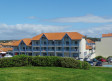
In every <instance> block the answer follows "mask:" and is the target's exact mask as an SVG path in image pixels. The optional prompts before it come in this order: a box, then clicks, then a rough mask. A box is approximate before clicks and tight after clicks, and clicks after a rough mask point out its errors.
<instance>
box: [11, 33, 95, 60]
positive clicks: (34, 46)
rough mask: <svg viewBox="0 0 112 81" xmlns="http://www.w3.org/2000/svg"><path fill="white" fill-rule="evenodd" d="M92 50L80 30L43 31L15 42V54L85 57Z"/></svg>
mask: <svg viewBox="0 0 112 81" xmlns="http://www.w3.org/2000/svg"><path fill="white" fill-rule="evenodd" d="M89 43H90V42H89ZM89 43H88V44H89ZM92 43H93V42H92ZM92 50H93V47H92V46H89V45H87V40H86V39H85V36H83V35H81V34H80V33H78V32H61V33H42V34H39V35H37V36H35V37H33V38H25V39H22V40H19V41H16V42H15V43H14V44H13V54H14V55H18V54H19V55H20V54H25V55H29V56H38V55H39V56H61V57H74V58H85V57H86V56H87V55H89V54H90V53H92V52H87V51H92Z"/></svg>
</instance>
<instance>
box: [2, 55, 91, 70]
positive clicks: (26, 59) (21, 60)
mask: <svg viewBox="0 0 112 81" xmlns="http://www.w3.org/2000/svg"><path fill="white" fill-rule="evenodd" d="M29 65H30V66H50V67H52V66H55V67H65V68H77V69H89V68H90V65H89V64H88V63H87V62H81V61H79V60H75V59H74V58H68V57H55V56H41V57H39V56H34V57H32V56H26V55H17V56H14V57H11V58H2V59H0V67H20V66H29Z"/></svg>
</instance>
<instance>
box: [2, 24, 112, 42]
mask: <svg viewBox="0 0 112 81" xmlns="http://www.w3.org/2000/svg"><path fill="white" fill-rule="evenodd" d="M71 28H73V27H72V26H66V25H64V26H63V25H62V26H57V25H42V24H16V25H8V24H0V39H1V40H10V39H11V40H12V39H23V38H32V37H34V36H36V35H38V34H40V33H48V32H79V33H81V34H83V35H87V36H88V37H101V35H102V34H105V33H112V24H107V25H103V26H98V27H91V28H86V29H80V30H76V29H71Z"/></svg>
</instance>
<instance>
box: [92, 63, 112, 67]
mask: <svg viewBox="0 0 112 81" xmlns="http://www.w3.org/2000/svg"><path fill="white" fill-rule="evenodd" d="M95 65H96V62H94V66H95ZM102 65H112V63H109V64H108V62H102Z"/></svg>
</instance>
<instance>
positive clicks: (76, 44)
mask: <svg viewBox="0 0 112 81" xmlns="http://www.w3.org/2000/svg"><path fill="white" fill-rule="evenodd" d="M71 46H77V47H78V46H79V44H74V43H72V44H71Z"/></svg>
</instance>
